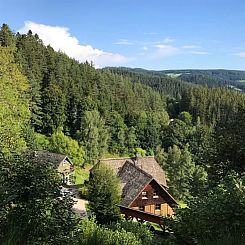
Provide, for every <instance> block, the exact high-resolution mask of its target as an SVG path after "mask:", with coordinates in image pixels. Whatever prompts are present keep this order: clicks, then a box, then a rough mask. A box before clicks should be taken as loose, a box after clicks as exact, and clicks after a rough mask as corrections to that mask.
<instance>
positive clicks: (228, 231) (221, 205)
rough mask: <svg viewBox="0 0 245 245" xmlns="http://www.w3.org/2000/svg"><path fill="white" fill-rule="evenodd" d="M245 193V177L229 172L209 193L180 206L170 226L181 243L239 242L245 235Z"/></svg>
mask: <svg viewBox="0 0 245 245" xmlns="http://www.w3.org/2000/svg"><path fill="white" fill-rule="evenodd" d="M244 197H245V188H244V180H241V179H239V178H238V177H237V176H235V175H229V176H227V177H226V178H225V179H224V181H222V183H220V184H219V185H218V186H217V187H215V188H214V189H213V190H210V191H208V193H206V195H203V196H201V197H196V198H193V199H191V200H190V201H189V203H187V208H182V209H180V208H179V209H177V210H176V217H175V218H174V219H172V220H170V222H169V227H170V228H171V229H172V231H174V233H175V235H176V236H177V237H178V238H180V240H181V244H185V243H184V241H186V242H188V244H190V242H191V243H192V244H194V243H198V244H205V243H204V242H206V244H207V243H208V242H209V243H210V244H211V242H217V241H218V242H219V241H229V240H232V239H233V240H234V239H235V240H236V241H237V242H236V243H235V244H239V242H240V241H242V240H243V242H244V239H245V237H244V235H243V234H245V198H244ZM214 244H215V243H214ZM216 244H219V243H216ZM231 244H233V243H231Z"/></svg>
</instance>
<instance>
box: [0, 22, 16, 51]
mask: <svg viewBox="0 0 245 245" xmlns="http://www.w3.org/2000/svg"><path fill="white" fill-rule="evenodd" d="M14 45H15V37H14V33H13V32H12V31H11V30H10V29H9V26H8V25H7V24H3V25H2V27H1V30H0V46H3V47H8V46H12V47H13V46H14Z"/></svg>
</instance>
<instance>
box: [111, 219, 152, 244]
mask: <svg viewBox="0 0 245 245" xmlns="http://www.w3.org/2000/svg"><path fill="white" fill-rule="evenodd" d="M109 227H110V228H111V229H113V230H118V231H127V232H132V233H133V234H134V235H135V237H136V238H137V240H138V241H141V244H143V245H144V244H145V245H148V244H152V241H153V234H152V233H151V232H150V231H149V229H148V227H147V226H146V225H143V224H140V223H138V222H132V221H126V220H122V221H120V222H118V223H114V224H112V225H110V226H109Z"/></svg>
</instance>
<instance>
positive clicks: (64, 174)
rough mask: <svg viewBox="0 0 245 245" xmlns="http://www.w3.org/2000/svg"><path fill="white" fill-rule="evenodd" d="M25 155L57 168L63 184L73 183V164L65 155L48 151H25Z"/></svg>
mask: <svg viewBox="0 0 245 245" xmlns="http://www.w3.org/2000/svg"><path fill="white" fill-rule="evenodd" d="M25 155H27V156H28V157H29V158H31V159H32V160H34V161H38V162H43V163H51V164H53V165H54V167H55V168H56V169H57V171H58V173H59V174H60V177H61V179H62V183H63V184H64V185H70V184H73V182H74V179H75V173H74V164H73V163H72V161H71V160H70V158H69V157H68V156H66V155H63V154H59V153H52V152H48V151H30V150H28V151H26V152H25Z"/></svg>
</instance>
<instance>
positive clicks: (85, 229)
mask: <svg viewBox="0 0 245 245" xmlns="http://www.w3.org/2000/svg"><path fill="white" fill-rule="evenodd" d="M70 244H76V245H93V244H94V245H119V244H120V245H128V244H130V245H141V244H142V243H141V242H140V241H139V240H138V239H137V237H136V236H135V235H134V234H133V233H131V232H127V231H125V230H123V229H122V230H115V231H114V230H111V229H109V228H107V227H105V226H101V225H98V224H97V223H96V222H95V220H94V219H91V220H89V219H83V220H82V221H81V222H80V224H79V226H78V230H77V232H76V234H75V236H74V241H73V242H70Z"/></svg>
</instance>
